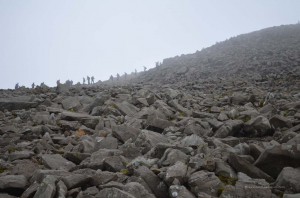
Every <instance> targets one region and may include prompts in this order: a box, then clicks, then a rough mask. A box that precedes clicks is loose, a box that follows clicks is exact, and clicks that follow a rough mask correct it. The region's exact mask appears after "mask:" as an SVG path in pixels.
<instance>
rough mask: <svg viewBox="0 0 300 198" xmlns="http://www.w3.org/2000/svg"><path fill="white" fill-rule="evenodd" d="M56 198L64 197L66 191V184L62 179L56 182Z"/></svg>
mask: <svg viewBox="0 0 300 198" xmlns="http://www.w3.org/2000/svg"><path fill="white" fill-rule="evenodd" d="M56 190H57V198H65V197H66V195H67V192H68V189H67V186H66V184H65V183H64V182H63V181H61V180H60V181H59V182H57V184H56Z"/></svg>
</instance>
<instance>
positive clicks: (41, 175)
mask: <svg viewBox="0 0 300 198" xmlns="http://www.w3.org/2000/svg"><path fill="white" fill-rule="evenodd" d="M48 175H51V176H54V177H55V178H58V179H60V178H62V177H66V176H68V175H70V173H69V172H67V171H65V170H41V169H38V170H36V171H35V172H34V174H33V176H32V177H31V178H30V182H31V183H33V182H35V181H36V182H39V183H41V182H42V181H43V180H44V179H45V178H46V176H48Z"/></svg>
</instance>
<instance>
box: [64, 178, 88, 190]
mask: <svg viewBox="0 0 300 198" xmlns="http://www.w3.org/2000/svg"><path fill="white" fill-rule="evenodd" d="M90 180H91V177H90V176H89V175H84V174H72V175H69V176H67V177H64V178H62V181H63V182H64V183H65V185H66V186H67V189H68V190H69V189H73V188H77V187H80V186H83V185H86V184H87V183H89V181H90Z"/></svg>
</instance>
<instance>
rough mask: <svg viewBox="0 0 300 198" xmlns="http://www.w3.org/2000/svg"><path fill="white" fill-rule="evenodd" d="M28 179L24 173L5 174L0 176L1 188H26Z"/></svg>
mask: <svg viewBox="0 0 300 198" xmlns="http://www.w3.org/2000/svg"><path fill="white" fill-rule="evenodd" d="M27 185H28V181H27V179H26V177H25V176H24V175H4V176H1V177H0V189H1V190H5V189H9V188H14V189H22V190H25V189H26V187H27Z"/></svg>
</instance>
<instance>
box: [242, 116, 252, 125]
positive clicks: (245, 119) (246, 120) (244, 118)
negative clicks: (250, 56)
mask: <svg viewBox="0 0 300 198" xmlns="http://www.w3.org/2000/svg"><path fill="white" fill-rule="evenodd" d="M241 120H242V121H243V122H245V123H246V122H248V121H249V120H251V116H249V115H246V116H244V117H242V118H241Z"/></svg>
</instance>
